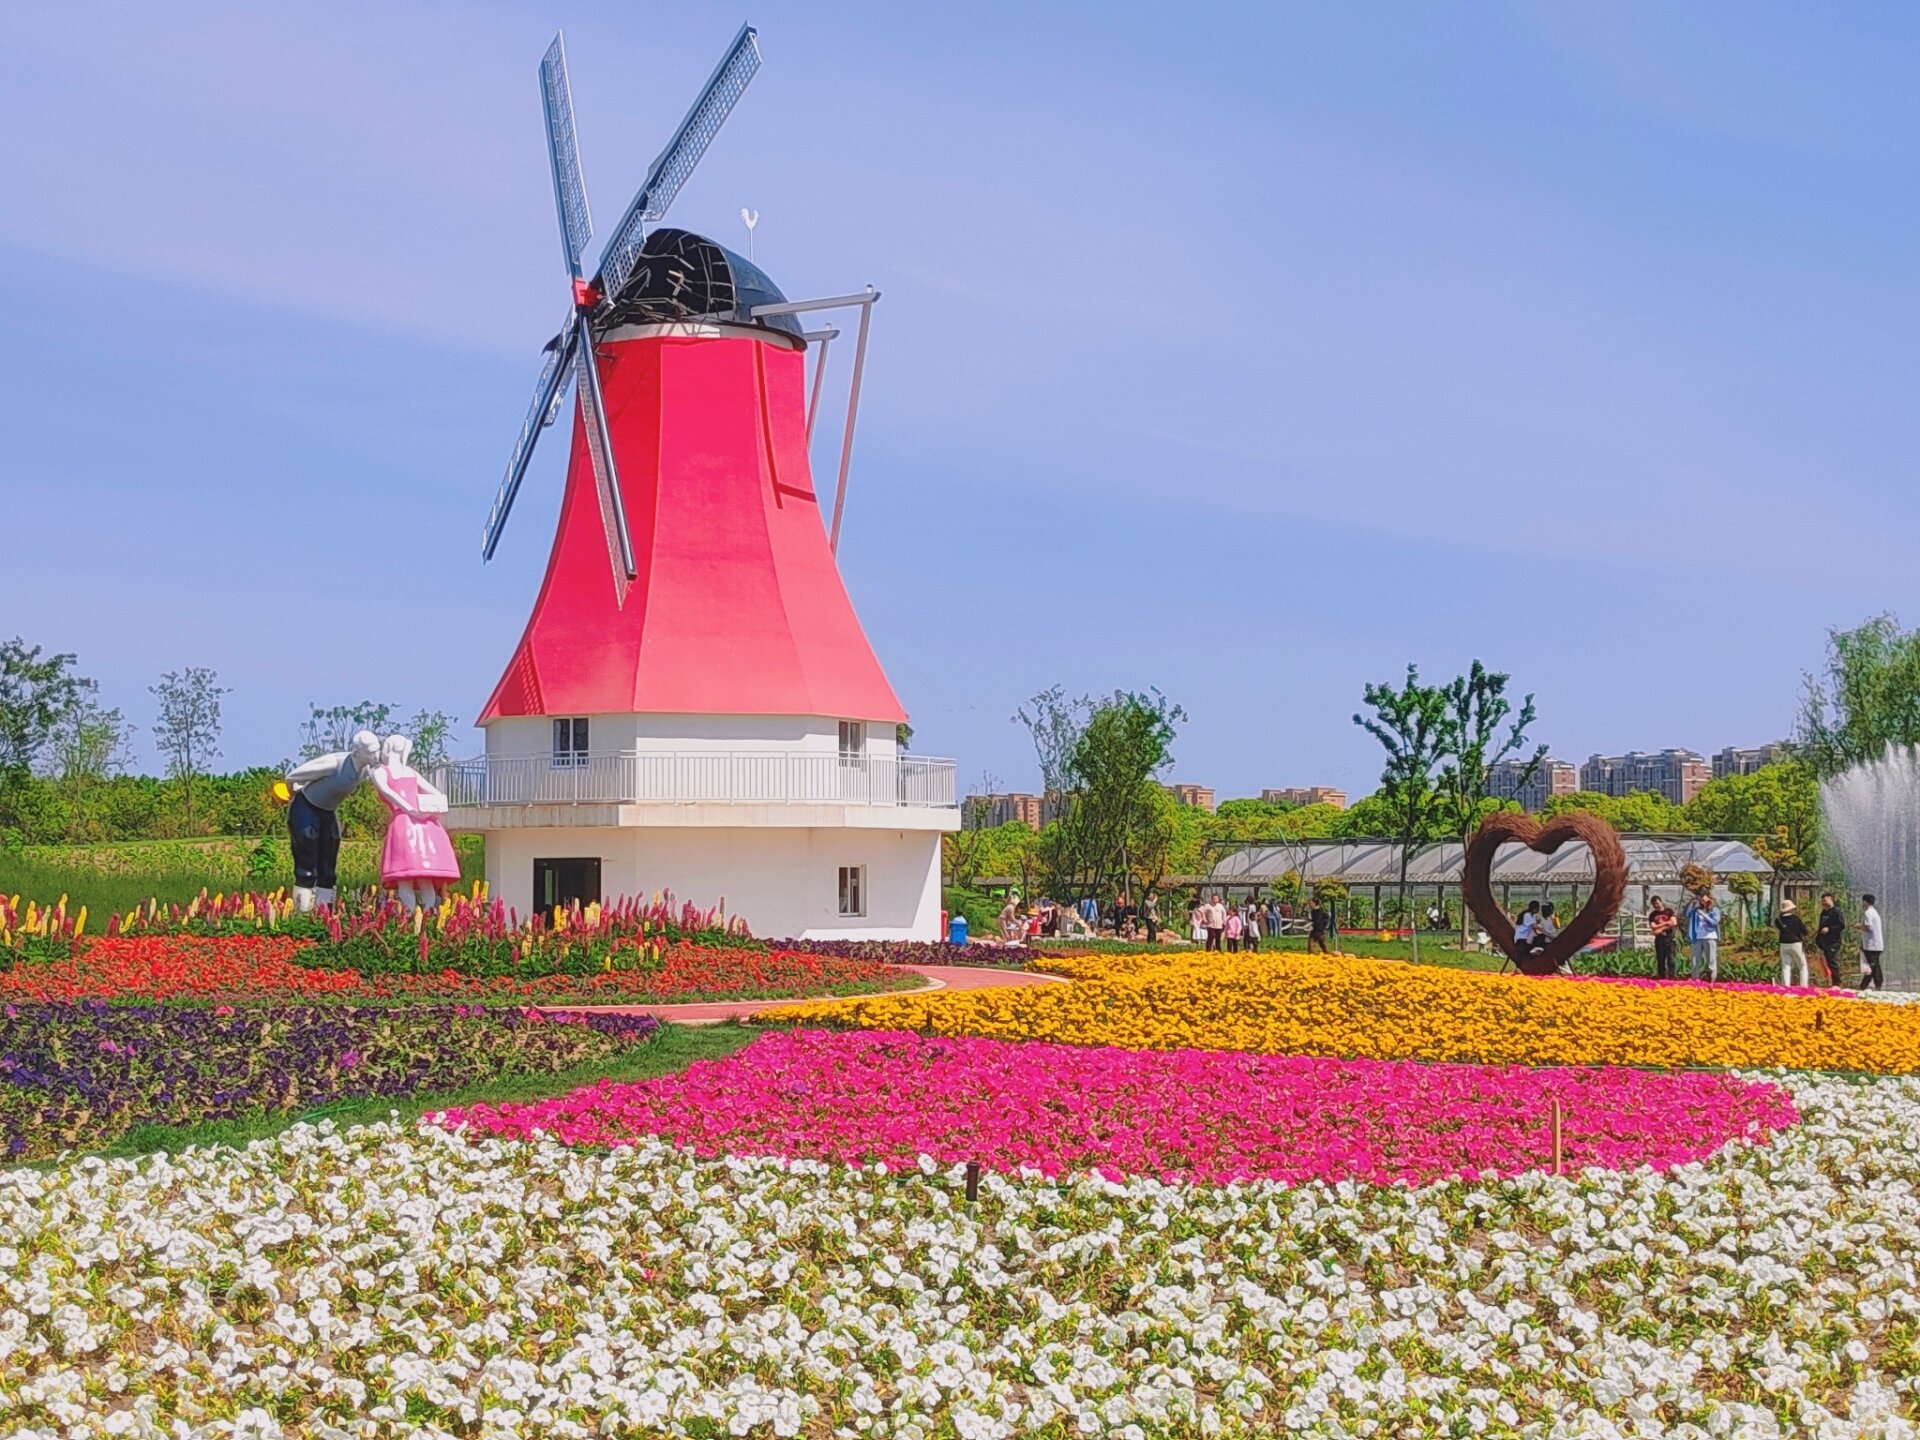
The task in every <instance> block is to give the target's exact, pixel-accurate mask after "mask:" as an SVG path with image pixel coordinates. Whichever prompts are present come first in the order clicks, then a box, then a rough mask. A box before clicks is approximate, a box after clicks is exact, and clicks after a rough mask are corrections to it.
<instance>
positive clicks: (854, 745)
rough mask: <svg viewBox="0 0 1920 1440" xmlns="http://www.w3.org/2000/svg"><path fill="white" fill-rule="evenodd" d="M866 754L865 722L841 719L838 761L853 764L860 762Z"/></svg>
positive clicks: (848, 764)
mask: <svg viewBox="0 0 1920 1440" xmlns="http://www.w3.org/2000/svg"><path fill="white" fill-rule="evenodd" d="M866 755H867V722H866V721H864V720H842V721H841V722H840V763H841V764H842V765H847V766H853V765H858V764H860V763H862V762H863V761H864V760H865V759H866Z"/></svg>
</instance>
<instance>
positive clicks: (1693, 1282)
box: [0, 1077, 1920, 1440]
mask: <svg viewBox="0 0 1920 1440" xmlns="http://www.w3.org/2000/svg"><path fill="white" fill-rule="evenodd" d="M1782 1084H1783V1087H1784V1088H1785V1089H1786V1091H1787V1092H1788V1093H1789V1094H1790V1096H1791V1098H1792V1102H1793V1104H1794V1105H1795V1106H1796V1108H1797V1109H1798V1110H1799V1113H1800V1115H1801V1117H1802V1119H1801V1123H1800V1124H1799V1125H1797V1126H1794V1127H1792V1128H1791V1129H1788V1130H1786V1131H1783V1132H1781V1133H1780V1134H1779V1135H1778V1136H1777V1137H1776V1138H1775V1139H1774V1140H1772V1141H1771V1142H1770V1143H1768V1144H1765V1145H1755V1146H1737V1147H1735V1148H1734V1149H1733V1150H1732V1151H1730V1152H1728V1153H1726V1154H1723V1155H1722V1156H1720V1157H1718V1158H1716V1159H1715V1160H1713V1161H1711V1162H1709V1163H1705V1164H1685V1165H1680V1166H1677V1167H1675V1168H1673V1169H1671V1170H1668V1171H1666V1172H1664V1173H1656V1172H1653V1171H1650V1170H1641V1171H1630V1172H1623V1171H1615V1170H1604V1169H1593V1170H1588V1171H1585V1172H1583V1173H1581V1174H1578V1175H1570V1176H1567V1177H1564V1178H1558V1179H1556V1178H1553V1177H1550V1176H1544V1175H1541V1174H1539V1173H1537V1172H1536V1173H1530V1174H1527V1175H1524V1176H1520V1177H1518V1178H1515V1179H1512V1180H1503V1181H1497V1182H1478V1183H1451V1184H1440V1185H1433V1186H1428V1187H1424V1188H1417V1189H1415V1188H1407V1187H1404V1186H1369V1185H1358V1184H1353V1183H1346V1184H1338V1185H1328V1184H1324V1183H1320V1182H1310V1183H1307V1184H1303V1185H1299V1186H1291V1187H1289V1186H1283V1185H1277V1184H1272V1183H1267V1182H1261V1183H1256V1184H1251V1185H1245V1186H1235V1187H1225V1188H1221V1187H1213V1186H1189V1185H1165V1184H1162V1183H1160V1182H1157V1181H1154V1180H1151V1179H1147V1178H1137V1179H1134V1180H1131V1181H1129V1182H1127V1183H1125V1184H1123V1185H1121V1184H1112V1183H1108V1182H1105V1181H1102V1180H1100V1179H1098V1178H1095V1177H1092V1176H1083V1177H1081V1178H1079V1179H1077V1180H1075V1181H1073V1182H1071V1183H1066V1184H1056V1183H1048V1182H1044V1181H1040V1180H1036V1179H1014V1178H1005V1177H997V1176H992V1175H990V1176H988V1177H987V1178H986V1180H985V1181H984V1183H983V1185H982V1189H981V1195H980V1199H979V1201H978V1202H977V1203H975V1204H974V1205H972V1206H969V1205H967V1204H965V1203H964V1201H963V1198H962V1194H961V1184H960V1177H959V1175H958V1173H957V1172H956V1171H954V1170H944V1171H943V1170H941V1169H940V1168H939V1167H937V1166H933V1165H931V1163H929V1165H927V1166H924V1167H919V1166H916V1167H913V1168H909V1169H907V1170H905V1171H904V1172H902V1171H896V1170H888V1171H886V1172H885V1173H883V1172H882V1170H881V1169H880V1167H871V1166H870V1167H867V1168H864V1169H850V1168H844V1167H828V1166H826V1165H823V1164H822V1163H820V1162H817V1161H794V1162H785V1161H779V1160H753V1159H740V1158H731V1157H730V1158H726V1159H712V1160H703V1159H698V1158H695V1157H694V1156H692V1155H691V1154H689V1153H688V1152H687V1151H684V1150H675V1149H672V1148H669V1147H667V1146H666V1145H664V1144H663V1143H661V1142H658V1141H655V1140H651V1139H645V1140H642V1141H640V1142H638V1143H636V1144H634V1145H631V1146H622V1147H619V1148H616V1149H613V1150H592V1149H579V1148H572V1147H567V1146H563V1145H559V1144H557V1143H553V1142H532V1143H528V1142H517V1141H506V1140H492V1139H485V1140H483V1139H475V1138H472V1137H470V1136H462V1135H455V1134H450V1133H447V1132H444V1131H440V1130H436V1129H433V1128H425V1129H416V1128H410V1127H399V1126H379V1127H370V1128H364V1129H359V1130H355V1131H353V1132H351V1133H348V1134H344V1135H343V1134H340V1133H337V1132H335V1131H333V1130H332V1129H331V1127H327V1126H321V1127H312V1126H303V1127H299V1128H296V1129H294V1130H291V1131H289V1132H287V1133H285V1134H284V1135H282V1136H281V1137H279V1138H278V1139H276V1140H274V1141H271V1142H267V1143H263V1144H258V1145H255V1146H253V1147H251V1148H250V1149H248V1150H246V1151H242V1152H213V1151H194V1152H191V1153H188V1154H186V1155H184V1156H181V1157H177V1158H172V1159H167V1160H151V1161H146V1162H132V1161H110V1162H106V1163H100V1162H85V1163H77V1164H65V1165H61V1166H57V1167H55V1168H53V1169H52V1170H49V1171H45V1172H37V1171H27V1170H14V1171H11V1172H7V1173H6V1174H4V1175H0V1236H4V1240H0V1296H4V1307H5V1308H4V1312H3V1313H4V1315H5V1317H6V1320H5V1329H4V1331H0V1334H3V1335H4V1343H0V1429H4V1430H5V1431H6V1432H7V1433H9V1434H14V1435H27V1434H37V1435H42V1436H52V1435H61V1436H66V1435H79V1434H94V1433H99V1434H127V1435H152V1436H160V1435H169V1436H170V1435H173V1434H176V1433H183V1434H184V1433H194V1434H209V1435H211V1434H220V1435H227V1434H233V1435H246V1436H274V1435H288V1436H292V1435H313V1436H349V1435H352V1436H376V1435H394V1434H400V1433H415V1434H441V1435H447V1434H471V1435H475V1436H486V1437H504V1436H508V1435H527V1434H551V1435H561V1436H587V1435H604V1434H624V1433H669V1434H680V1435H706V1436H719V1435H729V1434H731V1435H760V1436H767V1435H781V1436H793V1435H808V1436H812V1435H822V1436H824V1435H886V1436H901V1437H906V1436H915V1437H921V1440H931V1437H935V1436H967V1437H989V1436H990V1437H1012V1436H1036V1437H1041V1440H1064V1437H1069V1436H1074V1437H1078V1436H1090V1435H1108V1434H1110V1435H1114V1436H1124V1437H1129V1440H1131V1437H1144V1436H1170V1435H1228V1436H1251V1435H1268V1434H1284V1433H1295V1434H1308V1435H1318V1436H1335V1435H1355V1436H1357V1435H1373V1436H1379V1437H1396V1440H1397V1437H1440V1436H1447V1437H1452V1436H1468V1435H1490V1436H1498V1437H1516V1436H1522V1435H1526V1436H1569V1437H1570V1436H1613V1437H1625V1436H1643V1435H1656V1434H1674V1435H1693V1436H1708V1435H1713V1436H1723V1435H1753V1436H1785V1435H1796V1436H1797V1435H1808V1436H1815V1435H1818V1436H1831V1437H1855V1436H1877V1437H1892V1436H1897V1435H1907V1434H1910V1433H1911V1430H1910V1428H1908V1421H1909V1419H1910V1417H1911V1416H1912V1415H1913V1414H1914V1411H1915V1389H1916V1385H1920V1380H1917V1379H1916V1377H1917V1376H1920V1350H1917V1349H1916V1334H1917V1333H1920V1331H1917V1326H1916V1317H1917V1315H1920V1302H1917V1301H1916V1289H1917V1288H1920V1281H1917V1280H1916V1275H1915V1260H1914V1254H1915V1250H1916V1248H1920V1201H1917V1200H1916V1198H1915V1197H1916V1194H1920V1082H1916V1081H1912V1080H1893V1081H1883V1082H1879V1083H1876V1084H1871V1085H1864V1086H1863V1085H1859V1084H1856V1083H1852V1082H1847V1081H1838V1080H1832V1079H1824V1078H1818V1077H1793V1078H1789V1079H1787V1080H1785V1081H1784V1082H1782ZM176 1426H179V1427H180V1428H179V1429H178V1430H176V1428H175V1427H176Z"/></svg>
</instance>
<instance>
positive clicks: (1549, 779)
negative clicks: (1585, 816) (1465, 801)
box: [1487, 756, 1580, 812]
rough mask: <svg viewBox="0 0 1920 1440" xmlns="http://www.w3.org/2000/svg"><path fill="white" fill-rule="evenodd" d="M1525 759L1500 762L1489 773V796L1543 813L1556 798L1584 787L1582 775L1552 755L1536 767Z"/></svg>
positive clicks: (1567, 763)
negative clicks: (1530, 770)
mask: <svg viewBox="0 0 1920 1440" xmlns="http://www.w3.org/2000/svg"><path fill="white" fill-rule="evenodd" d="M1527 771H1528V766H1527V762H1526V761H1524V760H1500V761H1496V762H1495V763H1494V764H1493V765H1492V766H1490V767H1489V768H1488V770H1487V794H1489V795H1491V796H1493V798H1494V799H1496V800H1517V801H1518V802H1519V803H1520V808H1521V809H1522V810H1526V811H1528V812H1533V811H1537V810H1543V809H1545V808H1546V804H1547V801H1549V800H1551V799H1552V798H1553V797H1554V796H1556V795H1571V794H1572V793H1573V792H1574V791H1576V790H1578V789H1579V788H1580V772H1579V771H1578V770H1577V769H1575V768H1574V767H1573V765H1572V764H1570V763H1569V762H1568V761H1565V760H1555V759H1553V758H1552V757H1551V756H1549V757H1548V758H1547V759H1545V760H1542V761H1541V762H1540V763H1539V764H1538V765H1535V766H1533V767H1532V772H1533V773H1532V774H1528V773H1527Z"/></svg>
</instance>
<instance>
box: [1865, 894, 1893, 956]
mask: <svg viewBox="0 0 1920 1440" xmlns="http://www.w3.org/2000/svg"><path fill="white" fill-rule="evenodd" d="M1860 948H1861V949H1862V950H1884V949H1886V948H1887V935H1886V931H1885V930H1884V929H1883V928H1882V927H1881V924H1880V912H1879V911H1878V910H1876V909H1875V908H1874V907H1873V906H1871V905H1869V906H1867V908H1866V909H1864V910H1862V911H1861V912H1860Z"/></svg>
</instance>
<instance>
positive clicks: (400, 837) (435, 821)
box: [380, 770, 460, 885]
mask: <svg viewBox="0 0 1920 1440" xmlns="http://www.w3.org/2000/svg"><path fill="white" fill-rule="evenodd" d="M386 781H387V784H388V785H389V786H391V787H392V788H393V790H394V793H396V794H397V795H399V796H400V798H401V799H403V800H405V801H406V802H407V804H409V805H411V806H415V807H418V805H419V804H420V777H419V776H418V775H412V774H409V775H396V774H394V773H393V771H392V770H388V771H387V773H386ZM380 798H381V799H382V800H385V799H386V796H384V795H382V796H381V797H380ZM387 808H388V809H389V810H393V819H392V820H391V821H389V822H388V824H387V843H386V844H385V845H384V846H382V847H381V850H380V883H381V884H382V885H392V884H394V883H395V882H396V881H400V880H458V879H459V878H460V857H459V856H457V855H455V854H454V853H453V841H452V840H451V839H449V838H448V836H447V829H446V826H444V825H442V824H441V823H440V817H439V816H438V815H429V816H427V817H426V818H425V819H424V820H415V819H414V818H413V817H412V816H411V815H409V814H407V812H406V811H404V810H394V808H393V803H392V802H391V801H388V803H387Z"/></svg>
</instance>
